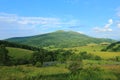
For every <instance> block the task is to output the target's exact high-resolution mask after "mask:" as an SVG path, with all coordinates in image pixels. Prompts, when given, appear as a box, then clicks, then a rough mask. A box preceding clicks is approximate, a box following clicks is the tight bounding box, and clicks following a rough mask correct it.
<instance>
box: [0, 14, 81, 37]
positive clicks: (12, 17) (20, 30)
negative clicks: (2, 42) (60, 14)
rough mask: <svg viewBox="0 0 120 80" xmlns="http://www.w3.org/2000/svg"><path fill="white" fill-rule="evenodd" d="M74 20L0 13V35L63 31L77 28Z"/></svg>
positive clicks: (26, 34)
mask: <svg viewBox="0 0 120 80" xmlns="http://www.w3.org/2000/svg"><path fill="white" fill-rule="evenodd" d="M78 24H79V21H78V20H76V19H73V18H72V19H65V18H56V17H39V16H38V17H34V16H29V17H26V16H19V15H16V14H9V13H4V12H0V34H1V35H3V38H4V36H5V37H11V36H29V35H35V34H40V33H45V32H50V31H52V30H58V29H64V27H65V28H68V27H69V26H78ZM0 38H1V37H0Z"/></svg>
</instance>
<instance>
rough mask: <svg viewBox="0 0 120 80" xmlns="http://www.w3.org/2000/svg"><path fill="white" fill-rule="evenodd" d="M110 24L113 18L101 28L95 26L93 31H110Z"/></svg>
mask: <svg viewBox="0 0 120 80" xmlns="http://www.w3.org/2000/svg"><path fill="white" fill-rule="evenodd" d="M112 24H113V20H112V19H109V20H108V23H107V24H106V25H105V26H104V27H103V28H99V27H95V28H94V31H96V32H111V31H113V30H112V29H111V28H110V27H111V25H112Z"/></svg>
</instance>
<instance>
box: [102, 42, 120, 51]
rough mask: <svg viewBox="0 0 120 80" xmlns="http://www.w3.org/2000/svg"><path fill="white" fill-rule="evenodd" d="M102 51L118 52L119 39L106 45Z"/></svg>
mask: <svg viewBox="0 0 120 80" xmlns="http://www.w3.org/2000/svg"><path fill="white" fill-rule="evenodd" d="M102 51H111V52H120V41H118V42H115V43H112V44H110V45H108V46H107V47H106V48H104V49H103V50H102Z"/></svg>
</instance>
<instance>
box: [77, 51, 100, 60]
mask: <svg viewBox="0 0 120 80" xmlns="http://www.w3.org/2000/svg"><path fill="white" fill-rule="evenodd" d="M79 54H80V56H81V58H82V59H90V60H102V58H101V57H100V56H97V55H93V54H89V53H87V52H80V53H79Z"/></svg>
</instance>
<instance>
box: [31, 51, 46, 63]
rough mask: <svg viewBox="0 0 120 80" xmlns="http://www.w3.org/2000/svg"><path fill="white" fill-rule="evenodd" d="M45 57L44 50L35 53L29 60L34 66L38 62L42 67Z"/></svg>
mask: <svg viewBox="0 0 120 80" xmlns="http://www.w3.org/2000/svg"><path fill="white" fill-rule="evenodd" d="M45 57H46V53H45V50H40V51H35V52H34V53H33V55H32V58H31V61H32V64H33V65H35V64H36V63H37V62H40V63H41V65H43V62H44V61H45V60H46V59H45Z"/></svg>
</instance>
